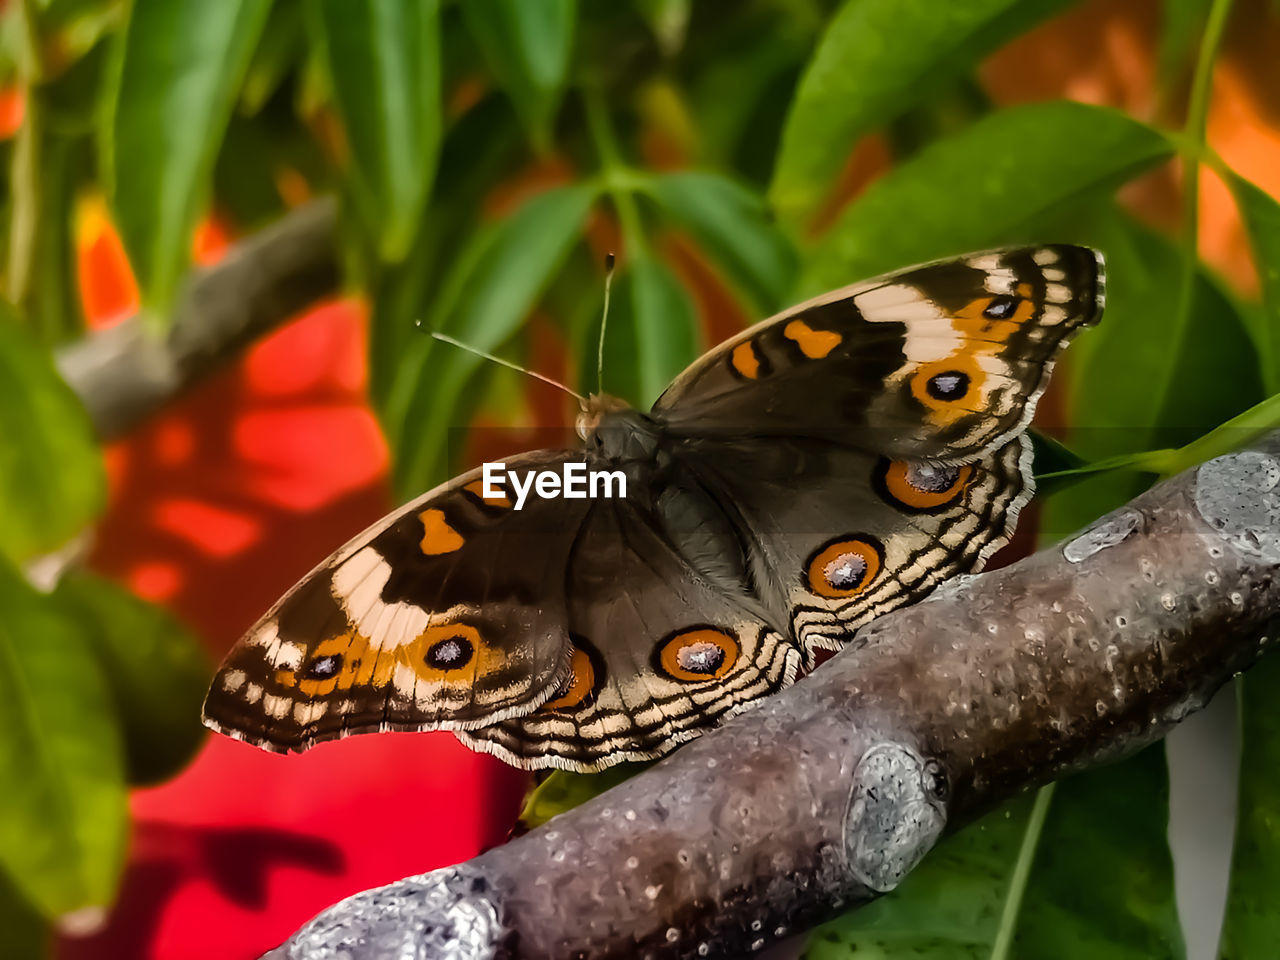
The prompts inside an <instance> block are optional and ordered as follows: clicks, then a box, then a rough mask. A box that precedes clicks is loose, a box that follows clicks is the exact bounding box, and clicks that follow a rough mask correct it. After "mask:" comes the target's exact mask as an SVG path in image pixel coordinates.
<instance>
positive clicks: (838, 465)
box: [204, 245, 1104, 771]
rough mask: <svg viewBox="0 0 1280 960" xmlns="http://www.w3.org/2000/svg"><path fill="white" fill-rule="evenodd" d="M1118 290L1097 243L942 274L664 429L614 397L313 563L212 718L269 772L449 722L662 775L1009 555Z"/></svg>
mask: <svg viewBox="0 0 1280 960" xmlns="http://www.w3.org/2000/svg"><path fill="white" fill-rule="evenodd" d="M1103 292H1104V274H1103V261H1102V258H1101V256H1100V255H1099V254H1098V253H1097V252H1095V251H1094V250H1091V249H1088V248H1084V247H1076V246H1067V245H1046V246H1036V247H1025V248H1017V249H1003V250H995V251H988V252H981V253H975V254H970V255H967V256H963V257H958V258H953V259H947V260H940V261H937V262H934V263H929V264H924V265H921V266H917V267H912V268H910V269H907V270H903V271H899V272H896V273H892V274H889V275H886V276H883V277H880V278H878V279H874V280H869V281H866V282H863V283H859V284H855V285H853V286H848V287H845V288H843V289H840V290H836V291H834V292H832V293H828V294H826V295H823V296H819V297H817V298H815V299H812V300H809V301H808V302H806V303H802V304H800V305H799V306H797V307H794V308H792V309H790V310H787V311H785V312H783V313H781V314H779V315H778V316H775V317H772V318H770V319H768V320H765V321H763V322H762V323H759V324H757V325H756V326H753V327H751V328H750V329H748V330H746V331H744V332H743V333H741V334H739V335H738V336H736V337H733V338H732V339H730V340H728V341H726V342H725V343H722V344H720V345H719V346H717V347H716V348H714V349H713V350H711V351H710V352H708V353H706V354H705V355H703V356H702V357H701V358H700V359H698V360H697V361H695V362H694V363H693V365H692V366H690V367H689V368H688V369H687V370H685V371H684V372H683V373H682V374H681V375H680V376H679V377H677V378H676V380H675V381H674V382H673V383H672V384H671V385H670V386H669V387H668V388H667V390H666V391H665V392H664V393H663V394H662V396H661V397H660V398H659V399H658V400H657V402H656V403H655V404H654V405H653V407H652V409H651V410H649V411H648V412H647V413H646V412H642V411H640V410H636V409H633V408H631V407H629V406H628V405H627V404H625V403H624V402H622V401H621V400H618V399H616V398H614V397H610V396H607V395H602V394H597V395H593V396H591V397H590V398H587V399H585V400H584V402H583V409H582V413H581V415H580V416H579V419H578V433H579V435H580V436H581V438H582V445H581V447H579V448H577V449H565V450H540V451H536V452H531V453H526V454H522V455H520V456H516V457H513V458H510V459H509V460H506V461H503V462H502V463H501V464H500V465H491V467H487V468H485V470H488V471H489V472H488V473H486V472H484V471H482V470H476V471H472V472H470V473H467V474H464V475H462V476H460V477H457V478H455V479H453V480H450V481H449V482H448V483H445V484H444V485H442V486H440V487H438V488H436V489H434V490H432V491H431V492H429V493H427V494H425V495H423V496H421V497H419V498H418V499H416V500H414V501H413V502H411V503H409V504H407V505H405V506H403V507H402V508H400V509H399V510H397V511H395V512H394V513H392V514H391V515H390V516H388V517H386V518H385V519H383V520H382V521H380V522H379V523H377V524H375V525H374V526H373V527H371V528H370V529H368V530H366V531H365V532H363V533H361V534H360V535H359V536H357V537H356V538H355V539H353V540H352V541H350V542H349V543H347V544H346V545H345V546H343V547H342V548H340V549H339V550H338V551H337V552H335V553H334V554H333V555H332V556H330V557H329V558H328V559H326V560H325V561H324V562H323V563H321V564H320V565H319V566H318V567H316V568H315V569H314V570H313V571H312V572H311V573H309V574H308V575H307V576H306V577H305V578H303V580H302V581H301V582H300V583H298V584H297V586H295V587H294V588H293V589H292V590H290V591H289V592H288V593H287V594H286V595H285V596H284V597H283V599H281V600H280V601H279V602H278V603H277V604H276V605H275V606H274V607H272V609H271V610H270V611H269V612H268V613H267V614H266V615H265V616H264V617H263V618H262V619H261V620H259V621H258V622H257V623H256V624H255V625H254V626H253V627H252V628H251V629H250V630H249V632H248V633H247V634H246V635H245V636H244V638H243V639H241V640H240V641H239V642H238V643H237V645H236V646H235V647H234V648H233V649H232V650H231V652H230V653H229V654H228V656H227V658H226V660H225V662H224V663H223V664H222V666H221V668H220V669H219V671H218V672H217V674H216V676H215V677H214V680H213V684H212V688H211V689H210V691H209V694H208V697H207V699H206V701H205V705H204V721H205V723H206V724H207V725H208V726H210V727H212V728H213V729H214V730H217V731H221V732H222V733H225V734H228V735H230V736H232V737H236V738H238V739H241V740H245V741H248V742H249V743H252V744H255V745H257V746H259V747H263V748H265V749H267V750H272V751H277V752H287V751H301V750H305V749H307V748H309V747H311V746H312V745H314V744H316V743H319V742H321V741H326V740H332V739H336V738H339V737H345V736H347V735H349V734H356V733H363V732H371V731H379V730H432V729H447V730H451V731H453V732H454V734H455V735H456V736H457V737H458V739H459V740H461V741H462V742H463V743H464V744H466V745H467V746H469V747H471V748H473V749H476V750H481V751H487V752H490V753H493V754H496V755H497V756H499V757H501V758H502V759H504V760H506V761H507V762H509V763H512V764H514V765H516V766H520V767H526V768H545V767H561V768H565V769H569V770H577V771H591V770H598V769H602V768H604V767H607V766H610V765H612V764H615V763H618V762H621V761H626V760H639V759H649V758H653V757H656V756H660V755H662V754H664V753H667V752H668V751H670V750H672V749H674V748H675V747H676V746H677V745H679V744H680V743H681V742H683V741H686V740H688V739H690V738H692V737H695V736H697V735H699V734H700V733H702V732H703V731H705V730H706V729H707V728H708V727H711V726H713V725H715V724H716V723H717V722H719V721H721V720H723V719H724V718H726V717H728V716H730V715H732V714H734V713H736V712H738V711H741V710H743V709H745V708H747V707H750V706H752V705H753V704H756V703H758V702H759V701H760V700H761V698H763V697H767V696H769V695H770V694H773V693H776V692H777V691H779V690H781V689H783V688H784V687H786V686H787V685H789V684H790V683H792V682H793V680H794V679H795V678H796V675H797V672H798V671H799V670H800V669H801V668H802V667H811V666H812V665H813V663H814V658H815V656H816V655H817V653H818V651H821V650H836V649H839V648H841V647H842V646H844V645H845V644H847V643H849V642H850V640H851V639H852V638H853V636H854V632H855V631H856V629H857V628H858V627H859V626H861V625H862V624H865V623H867V622H868V621H870V620H872V619H874V618H876V617H878V616H880V615H882V614H884V613H887V612H888V611H890V610H893V609H895V608H897V607H901V606H903V605H905V604H908V603H912V602H914V601H917V600H919V599H921V598H922V597H924V596H925V595H926V594H928V593H929V591H931V590H932V589H934V588H935V587H936V586H937V585H938V584H939V583H941V582H943V581H944V580H946V579H948V578H949V577H953V576H955V575H957V574H961V573H967V572H971V571H974V570H977V569H979V568H980V567H981V566H982V564H983V563H984V561H985V560H986V559H987V558H988V557H989V556H990V555H991V553H992V552H993V551H994V550H996V549H997V547H999V546H1000V545H1001V544H1003V543H1004V542H1006V541H1007V539H1008V537H1009V536H1010V534H1011V532H1012V529H1013V526H1014V523H1015V521H1016V518H1017V515H1018V511H1019V510H1020V508H1021V507H1022V506H1023V505H1024V504H1026V502H1027V501H1028V499H1029V498H1030V497H1031V494H1032V490H1033V478H1032V473H1031V449H1030V443H1029V441H1028V439H1027V438H1026V435H1025V433H1026V428H1027V425H1028V423H1029V421H1030V419H1031V416H1032V413H1033V412H1034V409H1035V406H1036V401H1037V399H1038V398H1039V396H1040V395H1041V393H1042V392H1043V390H1044V388H1045V385H1046V382H1047V379H1048V376H1049V372H1050V368H1051V367H1052V364H1053V361H1054V358H1055V356H1056V355H1057V353H1058V351H1059V349H1060V348H1062V346H1063V345H1064V344H1065V343H1066V342H1067V341H1068V340H1069V339H1070V338H1071V337H1072V335H1073V334H1074V333H1075V332H1076V331H1077V330H1079V329H1080V328H1081V327H1084V326H1087V325H1090V324H1093V323H1095V322H1096V321H1097V320H1098V318H1099V316H1100V313H1101V309H1102V304H1103ZM566 470H567V471H568V473H566ZM544 475H551V476H552V477H558V478H559V479H558V480H548V481H547V482H546V483H543V481H542V479H537V478H541V477H543V476H544ZM571 475H572V476H571ZM574 477H576V478H577V480H578V481H580V482H577V483H575V482H574V480H573V478H574ZM587 477H590V478H591V483H592V484H594V483H595V478H597V477H603V478H605V479H606V480H609V481H610V483H611V485H612V487H613V488H614V489H613V490H612V494H613V495H607V492H606V491H605V490H604V489H603V486H604V484H603V482H602V483H601V484H597V485H596V486H597V487H599V489H596V490H594V491H592V490H591V489H589V486H590V485H589V484H588V483H587V479H586V478H587ZM499 479H501V480H502V481H503V482H502V483H499V482H498V480H499ZM535 479H537V483H536V484H535V482H534V481H535ZM522 485H523V486H522ZM575 491H577V492H583V491H585V493H584V494H583V495H581V496H577V495H574V492H575ZM592 492H594V493H595V495H594V496H592V495H591V493H592ZM619 492H623V493H625V495H619ZM562 494H564V495H562Z"/></svg>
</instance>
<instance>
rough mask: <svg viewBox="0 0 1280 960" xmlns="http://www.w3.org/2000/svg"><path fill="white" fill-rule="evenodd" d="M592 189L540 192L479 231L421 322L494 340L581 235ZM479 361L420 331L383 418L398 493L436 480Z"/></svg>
mask: <svg viewBox="0 0 1280 960" xmlns="http://www.w3.org/2000/svg"><path fill="white" fill-rule="evenodd" d="M594 197H595V190H594V189H593V188H591V187H587V186H570V187H558V188H555V189H552V190H548V191H547V192H546V193H542V194H539V195H538V196H536V197H534V198H532V199H531V200H529V201H527V202H526V203H525V204H524V205H523V206H522V207H520V209H519V210H517V211H516V212H515V213H514V214H512V215H511V216H510V217H509V218H508V219H506V220H505V221H503V222H502V223H499V224H496V225H494V226H492V227H490V228H488V229H486V230H484V231H482V232H481V233H480V234H478V235H477V237H476V238H475V239H474V240H473V241H472V242H471V244H470V245H469V247H470V249H469V252H468V253H467V254H465V255H464V256H462V257H460V258H459V260H458V262H457V264H456V266H455V269H454V271H453V274H452V276H451V277H450V278H449V280H448V281H446V283H445V285H444V287H443V290H442V292H441V294H440V295H439V297H438V299H437V300H436V303H435V305H434V307H433V310H432V312H431V315H430V316H429V317H428V318H427V322H428V325H429V326H430V327H431V328H432V329H436V330H440V331H442V332H445V333H448V334H450V335H451V336H454V337H457V338H458V339H459V340H462V341H464V342H466V343H467V344H469V345H471V346H473V347H477V348H479V349H481V350H487V351H490V352H492V351H493V350H495V349H497V348H498V347H500V346H501V345H502V344H503V343H505V342H506V341H507V340H508V339H509V338H510V337H511V336H512V335H513V334H515V332H516V331H517V330H518V329H519V328H520V326H521V324H522V323H523V322H524V320H525V318H526V317H527V316H528V314H529V311H530V310H532V309H533V306H534V305H535V304H536V303H537V301H538V297H539V296H540V295H541V293H542V291H543V290H544V289H545V288H546V286H547V284H548V282H549V281H550V279H551V275H552V274H553V273H554V272H555V271H556V269H557V268H558V267H559V265H560V263H561V262H562V261H563V260H564V258H565V255H566V254H567V253H568V252H569V249H570V248H571V247H572V246H573V244H574V243H575V242H577V241H578V240H579V238H580V237H581V235H582V229H583V224H584V222H585V220H586V216H587V211H588V210H589V209H590V207H591V202H592V200H593V199H594ZM483 364H484V361H483V360H481V359H480V358H479V357H476V356H473V355H472V354H469V353H465V352H463V351H461V350H459V349H458V348H456V347H451V346H448V345H447V344H441V343H437V342H434V341H431V340H429V339H427V338H425V337H424V338H423V340H422V346H421V347H419V348H417V349H415V350H414V351H412V353H409V354H407V355H406V356H405V358H404V360H403V361H402V362H401V363H400V365H399V366H398V367H397V369H396V382H395V384H393V388H392V392H391V395H390V396H389V397H388V400H387V414H386V416H387V419H388V420H389V421H390V422H391V423H392V424H393V426H392V428H391V430H390V431H389V432H390V433H391V435H392V436H396V437H400V438H402V439H401V444H402V447H401V449H397V450H396V451H395V452H396V454H397V460H396V465H395V467H396V469H395V478H396V489H397V491H398V492H399V493H400V494H401V495H403V496H407V495H408V494H409V493H411V492H415V491H421V490H424V489H426V488H427V487H428V486H430V485H431V483H433V482H435V481H437V480H439V479H441V476H442V473H443V470H444V468H445V464H446V461H447V455H448V448H447V441H448V437H449V431H450V428H454V427H461V426H464V425H465V423H466V416H467V413H468V411H467V410H465V409H460V408H459V404H458V403H457V402H456V400H457V397H458V395H459V393H460V392H461V391H462V390H463V388H464V387H465V386H466V384H467V383H468V381H469V380H470V379H471V377H472V376H473V375H474V374H475V372H476V371H477V370H478V369H479V368H480V367H481V365H483ZM489 366H492V364H490V365H489ZM410 444H411V446H410Z"/></svg>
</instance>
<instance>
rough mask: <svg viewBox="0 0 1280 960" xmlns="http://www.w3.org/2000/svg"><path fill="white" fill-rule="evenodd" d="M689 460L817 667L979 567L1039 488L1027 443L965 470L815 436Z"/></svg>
mask: <svg viewBox="0 0 1280 960" xmlns="http://www.w3.org/2000/svg"><path fill="white" fill-rule="evenodd" d="M686 451H687V452H686V456H687V458H688V459H687V463H688V468H689V469H690V470H691V471H693V472H696V474H697V476H698V478H699V480H700V482H701V483H702V485H703V486H704V488H705V489H707V490H708V491H710V492H711V493H712V494H713V495H714V496H715V498H716V500H717V501H718V502H719V503H721V504H724V505H726V509H728V510H729V512H730V517H731V521H732V523H733V525H734V526H735V527H736V529H737V530H738V535H739V537H740V538H741V539H742V541H743V543H745V545H746V554H747V556H748V558H749V563H750V571H751V581H752V583H753V585H754V592H755V593H756V594H757V595H759V596H760V597H761V599H762V600H763V601H764V602H765V604H766V606H767V607H768V608H769V609H770V611H771V613H772V616H773V617H774V618H775V619H781V620H782V622H784V623H790V625H791V629H792V633H793V634H794V636H795V637H796V638H797V639H798V640H799V641H800V643H801V644H802V646H803V647H804V648H805V651H806V653H807V654H808V655H809V656H810V657H811V656H812V654H813V652H814V651H815V650H817V649H838V648H839V647H841V646H843V645H844V644H845V643H846V642H848V640H849V639H850V638H851V637H852V636H853V631H854V629H855V628H857V627H859V626H861V625H862V624H864V623H866V622H868V621H870V620H872V619H874V618H876V617H878V616H881V615H882V614H884V613H887V612H889V611H890V610H893V609H896V608H897V607H901V606H905V605H906V604H908V603H912V602H914V601H916V600H919V599H921V598H922V597H924V596H925V595H927V594H928V593H929V592H930V591H931V590H933V588H934V587H936V586H937V585H938V584H939V583H941V582H942V581H944V580H947V579H949V578H950V577H953V576H955V575H957V574H962V573H970V572H973V571H976V570H978V569H980V568H981V566H982V564H983V563H984V562H985V561H986V559H987V557H989V556H990V555H991V554H992V553H993V552H994V551H995V550H996V549H997V548H998V547H999V546H1000V545H1001V544H1003V543H1005V542H1006V541H1007V540H1008V538H1009V536H1010V534H1011V533H1012V531H1013V528H1014V524H1015V522H1016V519H1017V516H1018V511H1019V510H1020V509H1021V508H1022V506H1023V505H1024V504H1025V503H1026V502H1027V500H1028V499H1030V497H1031V494H1032V490H1033V483H1032V475H1031V462H1030V455H1029V444H1027V443H1026V441H1025V440H1024V439H1022V438H1015V439H1014V440H1012V441H1010V442H1008V443H1006V444H1005V445H1004V446H1002V447H999V448H997V449H996V450H994V451H992V452H990V453H987V454H984V455H983V456H982V457H981V458H979V459H978V460H976V461H973V462H971V463H967V464H959V465H948V464H941V463H938V462H936V461H911V460H903V459H897V458H893V457H887V456H878V455H875V454H870V453H867V452H865V451H862V450H859V449H857V448H854V447H845V446H839V445H836V444H832V443H828V442H826V441H823V440H813V439H809V438H793V439H770V440H768V441H761V440H754V439H742V440H736V441H720V440H711V441H706V440H704V441H700V442H695V445H694V446H692V447H690V448H686Z"/></svg>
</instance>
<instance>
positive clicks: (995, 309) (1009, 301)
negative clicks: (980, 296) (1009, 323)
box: [982, 294, 1022, 320]
mask: <svg viewBox="0 0 1280 960" xmlns="http://www.w3.org/2000/svg"><path fill="white" fill-rule="evenodd" d="M1021 302H1022V298H1021V297H1015V296H1011V295H1009V294H1005V295H1004V296H1000V297H995V298H993V299H992V301H991V302H990V303H988V304H987V308H986V309H985V310H983V311H982V315H983V316H984V317H986V318H988V319H989V320H1008V319H1009V318H1011V317H1012V316H1013V315H1014V314H1015V313H1016V312H1017V311H1018V304H1020V303H1021Z"/></svg>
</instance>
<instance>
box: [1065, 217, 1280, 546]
mask: <svg viewBox="0 0 1280 960" xmlns="http://www.w3.org/2000/svg"><path fill="white" fill-rule="evenodd" d="M1085 239H1086V240H1087V241H1088V242H1091V243H1093V244H1095V245H1096V246H1098V247H1100V248H1101V249H1102V250H1103V252H1104V253H1105V255H1106V258H1107V278H1108V279H1107V306H1106V310H1105V312H1104V314H1103V317H1102V322H1101V323H1100V324H1099V325H1098V327H1097V329H1096V330H1091V331H1089V332H1088V333H1087V334H1085V335H1084V336H1081V337H1080V339H1079V342H1077V343H1076V344H1074V345H1073V346H1072V347H1071V350H1070V352H1069V354H1068V357H1069V359H1070V370H1069V373H1070V377H1069V385H1068V391H1069V400H1068V404H1067V406H1068V417H1067V419H1068V422H1069V423H1071V424H1072V429H1071V431H1070V434H1069V436H1068V442H1069V443H1070V444H1071V446H1072V448H1073V449H1075V450H1076V451H1078V452H1079V453H1081V454H1082V455H1084V456H1085V457H1087V458H1089V459H1090V460H1102V459H1106V458H1112V457H1120V456H1123V455H1125V454H1132V453H1140V452H1145V451H1152V450H1161V449H1164V448H1170V447H1182V446H1183V445H1185V444H1194V442H1195V441H1197V440H1198V439H1199V438H1201V437H1202V435H1204V434H1207V433H1208V432H1209V431H1212V430H1214V429H1215V428H1217V427H1219V425H1221V424H1224V423H1227V422H1228V421H1231V420H1232V418H1234V417H1235V416H1236V415H1237V414H1239V413H1240V412H1241V411H1244V410H1248V409H1249V408H1250V407H1252V406H1253V405H1255V404H1257V403H1258V402H1259V401H1260V400H1261V399H1262V396H1263V393H1262V386H1261V383H1260V379H1259V374H1258V371H1257V368H1256V366H1255V365H1254V364H1253V363H1252V362H1251V361H1252V357H1253V350H1252V347H1251V344H1250V341H1249V338H1248V335H1247V333H1246V332H1245V329H1244V322H1243V320H1242V318H1241V316H1240V313H1239V311H1238V310H1237V309H1236V308H1235V305H1234V304H1233V303H1232V302H1231V301H1230V300H1229V299H1228V298H1227V297H1226V296H1224V294H1223V292H1222V290H1221V289H1220V288H1219V287H1218V286H1217V284H1216V283H1214V282H1213V281H1212V280H1211V279H1210V278H1209V277H1208V276H1207V275H1206V274H1205V273H1204V272H1203V271H1201V272H1200V273H1199V274H1198V275H1197V278H1196V283H1195V287H1194V291H1193V301H1192V305H1191V312H1190V315H1189V322H1188V324H1187V326H1186V329H1185V331H1184V332H1183V334H1184V335H1183V338H1182V341H1181V342H1172V341H1171V340H1170V337H1169V332H1168V325H1169V317H1171V316H1173V314H1174V311H1175V310H1176V309H1177V306H1178V298H1179V296H1180V284H1179V283H1178V282H1177V281H1178V277H1179V275H1180V274H1181V272H1182V271H1183V270H1184V269H1185V268H1186V264H1185V260H1184V258H1183V256H1182V253H1181V251H1180V250H1178V248H1177V247H1176V246H1175V245H1174V244H1173V243H1172V242H1171V241H1170V240H1168V239H1167V238H1165V237H1163V236H1161V235H1160V234H1157V233H1155V232H1154V231H1151V230H1149V229H1147V228H1144V227H1142V226H1140V225H1138V224H1137V223H1135V222H1134V221H1133V220H1131V219H1129V218H1128V217H1125V216H1123V215H1121V214H1118V213H1115V212H1113V211H1107V212H1105V213H1104V214H1103V215H1102V216H1100V217H1098V218H1096V220H1095V222H1094V223H1093V224H1092V225H1091V226H1090V228H1089V229H1088V231H1087V232H1086V234H1085ZM1169 379H1172V380H1173V382H1175V383H1176V384H1177V389H1176V390H1174V391H1172V392H1171V393H1170V395H1169V399H1168V401H1167V402H1165V403H1162V402H1161V400H1160V398H1159V397H1157V396H1155V391H1153V390H1152V389H1151V384H1153V383H1163V382H1166V381H1167V380H1169ZM1261 413H1262V414H1263V415H1265V413H1266V411H1265V410H1263V411H1261ZM1251 423H1252V421H1251V420H1246V421H1244V422H1236V423H1233V424H1231V425H1230V426H1229V427H1228V429H1230V430H1237V429H1238V430H1242V431H1243V430H1245V429H1248V428H1249V427H1250V426H1251ZM1241 436H1242V437H1243V433H1242V434H1241ZM1217 442H1220V438H1219V439H1215V441H1214V443H1217ZM1174 456H1175V457H1177V456H1178V454H1174ZM1146 483H1147V480H1144V479H1143V478H1142V477H1136V476H1134V475H1132V474H1129V475H1112V476H1104V477H1100V478H1097V479H1090V480H1087V481H1085V482H1082V483H1080V484H1078V485H1076V486H1074V487H1072V489H1071V491H1070V492H1069V493H1067V494H1064V495H1063V496H1061V497H1053V498H1050V499H1049V500H1048V501H1047V502H1046V503H1045V506H1044V510H1043V511H1042V513H1041V531H1042V533H1043V535H1044V536H1045V537H1046V538H1049V539H1053V538H1056V537H1059V536H1063V535H1065V534H1067V533H1069V532H1071V531H1072V530H1076V529H1078V528H1079V527H1081V526H1083V525H1084V524H1086V523H1089V522H1090V521H1092V520H1094V519H1095V518H1097V517H1099V516H1101V515H1102V514H1103V513H1106V512H1107V511H1108V510H1111V509H1113V508H1115V507H1117V506H1119V505H1120V504H1122V503H1124V502H1125V501H1126V500H1128V499H1129V498H1131V497H1132V496H1134V495H1135V494H1136V493H1137V492H1138V491H1139V490H1141V489H1142V488H1143V487H1144V486H1145V485H1146Z"/></svg>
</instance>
